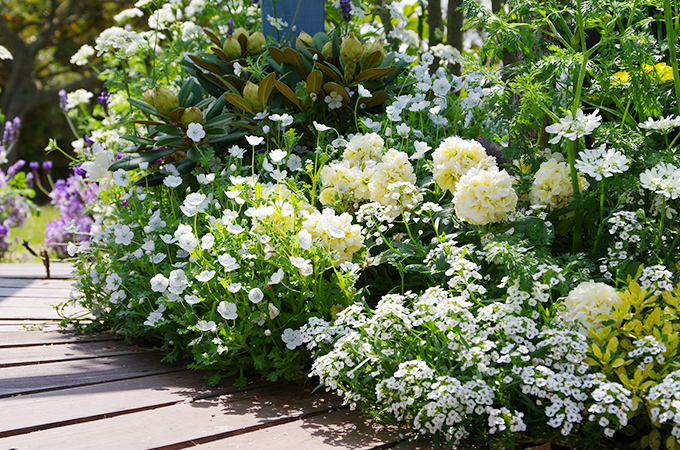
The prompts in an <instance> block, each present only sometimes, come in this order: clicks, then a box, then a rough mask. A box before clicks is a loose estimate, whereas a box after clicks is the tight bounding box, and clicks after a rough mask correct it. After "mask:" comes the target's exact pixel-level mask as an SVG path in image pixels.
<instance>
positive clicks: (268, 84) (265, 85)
mask: <svg viewBox="0 0 680 450" xmlns="http://www.w3.org/2000/svg"><path fill="white" fill-rule="evenodd" d="M275 79H276V74H274V73H270V74H269V75H267V76H266V77H265V78H264V80H262V82H261V83H260V87H259V88H258V90H257V99H258V100H259V101H260V103H261V104H262V105H264V106H265V108H266V107H267V100H269V96H270V95H271V93H272V89H273V88H274V80H275Z"/></svg>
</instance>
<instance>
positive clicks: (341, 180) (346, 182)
mask: <svg viewBox="0 0 680 450" xmlns="http://www.w3.org/2000/svg"><path fill="white" fill-rule="evenodd" d="M320 177H321V185H322V187H323V188H324V189H323V190H322V192H321V195H320V197H319V200H320V201H321V203H322V204H324V205H325V204H329V203H334V202H335V201H336V200H337V198H346V197H348V196H349V195H350V194H351V195H352V199H353V200H355V201H362V200H367V199H368V198H369V193H368V181H367V180H368V178H369V177H370V169H364V170H361V169H359V167H356V166H351V165H350V164H349V163H348V162H347V161H340V162H333V163H330V164H328V165H326V166H324V167H323V168H322V169H321V172H320ZM336 197H337V198H336Z"/></svg>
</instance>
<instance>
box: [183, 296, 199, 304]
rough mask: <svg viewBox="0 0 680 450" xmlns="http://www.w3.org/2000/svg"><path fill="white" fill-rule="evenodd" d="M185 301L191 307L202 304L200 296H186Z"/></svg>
mask: <svg viewBox="0 0 680 450" xmlns="http://www.w3.org/2000/svg"><path fill="white" fill-rule="evenodd" d="M184 301H185V302H187V303H188V304H190V305H197V304H199V303H201V298H200V297H199V296H198V295H185V296H184Z"/></svg>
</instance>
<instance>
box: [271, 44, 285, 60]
mask: <svg viewBox="0 0 680 450" xmlns="http://www.w3.org/2000/svg"><path fill="white" fill-rule="evenodd" d="M269 56H271V57H272V59H273V60H274V61H276V63H277V64H283V63H284V58H283V52H282V51H281V50H280V49H279V48H276V47H269Z"/></svg>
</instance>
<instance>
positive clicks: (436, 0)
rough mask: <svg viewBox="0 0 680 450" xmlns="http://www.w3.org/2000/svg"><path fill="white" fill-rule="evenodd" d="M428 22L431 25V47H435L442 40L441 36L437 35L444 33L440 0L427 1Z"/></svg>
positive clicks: (429, 37) (429, 36)
mask: <svg viewBox="0 0 680 450" xmlns="http://www.w3.org/2000/svg"><path fill="white" fill-rule="evenodd" d="M427 23H428V25H429V27H430V33H429V35H428V39H429V40H430V47H433V46H435V45H437V44H440V43H441V42H442V39H441V37H438V36H437V35H439V36H441V35H442V34H443V33H444V19H443V17H442V3H441V1H440V0H429V1H428V2H427ZM437 30H439V32H437Z"/></svg>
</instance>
